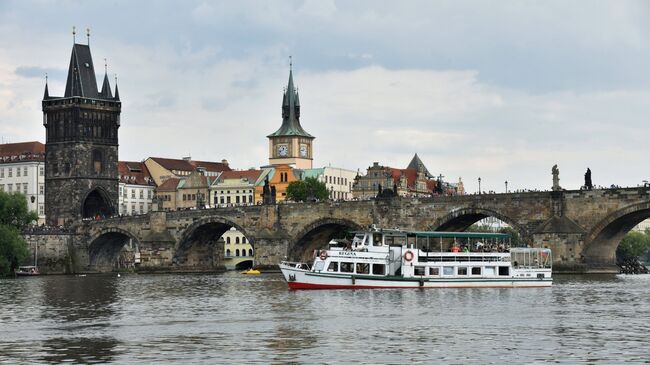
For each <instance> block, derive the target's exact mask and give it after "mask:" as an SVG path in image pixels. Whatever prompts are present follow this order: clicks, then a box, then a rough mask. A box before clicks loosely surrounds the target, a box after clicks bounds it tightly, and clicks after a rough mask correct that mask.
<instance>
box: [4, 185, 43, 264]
mask: <svg viewBox="0 0 650 365" xmlns="http://www.w3.org/2000/svg"><path fill="white" fill-rule="evenodd" d="M37 219H38V217H37V215H36V213H34V212H29V211H28V210H27V200H26V199H25V196H24V195H23V194H20V193H13V194H9V193H5V192H0V275H8V274H10V273H11V272H12V271H13V270H14V269H15V268H16V267H18V265H20V263H21V262H22V261H23V260H24V259H25V258H26V257H27V245H26V243H25V240H24V239H23V238H22V236H21V235H20V230H21V229H23V228H24V227H26V226H27V225H28V224H30V223H31V222H33V221H35V220H37Z"/></svg>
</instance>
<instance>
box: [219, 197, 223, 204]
mask: <svg viewBox="0 0 650 365" xmlns="http://www.w3.org/2000/svg"><path fill="white" fill-rule="evenodd" d="M219 204H223V196H221V197H219Z"/></svg>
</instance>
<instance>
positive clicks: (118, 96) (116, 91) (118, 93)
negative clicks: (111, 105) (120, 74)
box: [114, 74, 120, 101]
mask: <svg viewBox="0 0 650 365" xmlns="http://www.w3.org/2000/svg"><path fill="white" fill-rule="evenodd" d="M114 75H115V100H117V101H120V92H119V91H118V90H117V74H114Z"/></svg>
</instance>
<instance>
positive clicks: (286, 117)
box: [267, 69, 315, 169]
mask: <svg viewBox="0 0 650 365" xmlns="http://www.w3.org/2000/svg"><path fill="white" fill-rule="evenodd" d="M267 138H268V139H269V163H270V164H271V165H280V164H293V165H294V167H295V168H298V169H310V168H312V162H313V154H312V142H313V141H314V138H315V137H314V136H312V135H311V134H309V133H307V132H305V130H304V129H302V126H301V125H300V98H299V97H298V92H297V91H296V90H295V88H294V86H293V70H291V69H289V84H288V85H287V90H286V91H285V92H284V96H283V98H282V125H281V126H280V129H278V130H277V131H275V132H274V133H272V134H269V135H268V136H267Z"/></svg>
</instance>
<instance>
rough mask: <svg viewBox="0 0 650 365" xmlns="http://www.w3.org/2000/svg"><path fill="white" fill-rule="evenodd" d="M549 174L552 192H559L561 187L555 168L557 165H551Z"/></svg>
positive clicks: (558, 173) (557, 170)
mask: <svg viewBox="0 0 650 365" xmlns="http://www.w3.org/2000/svg"><path fill="white" fill-rule="evenodd" d="M551 173H552V174H553V191H561V190H562V187H561V186H560V170H559V169H558V168H557V164H555V165H553V168H552V169H551Z"/></svg>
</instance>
